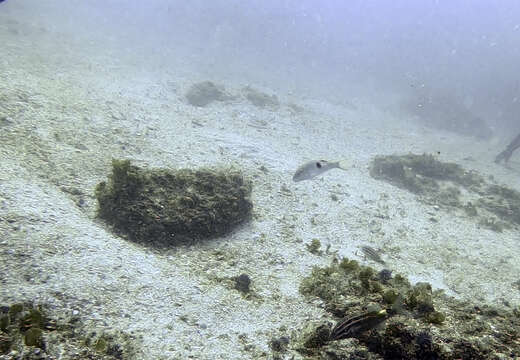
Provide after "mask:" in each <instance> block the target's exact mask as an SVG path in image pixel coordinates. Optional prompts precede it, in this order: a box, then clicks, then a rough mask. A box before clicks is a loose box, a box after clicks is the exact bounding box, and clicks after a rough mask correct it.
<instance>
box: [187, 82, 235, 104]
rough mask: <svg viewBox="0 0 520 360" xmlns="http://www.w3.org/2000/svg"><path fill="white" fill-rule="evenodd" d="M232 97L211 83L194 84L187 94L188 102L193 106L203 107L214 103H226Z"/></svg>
mask: <svg viewBox="0 0 520 360" xmlns="http://www.w3.org/2000/svg"><path fill="white" fill-rule="evenodd" d="M229 98H230V96H229V95H228V94H226V93H225V91H224V90H222V89H221V88H220V87H218V86H217V85H215V84H214V83H212V82H211V81H203V82H199V83H196V84H193V85H192V86H191V87H190V89H189V90H188V92H187V93H186V100H188V103H189V104H190V105H193V106H198V107H203V106H206V105H208V104H210V103H212V102H214V101H224V100H227V99H229Z"/></svg>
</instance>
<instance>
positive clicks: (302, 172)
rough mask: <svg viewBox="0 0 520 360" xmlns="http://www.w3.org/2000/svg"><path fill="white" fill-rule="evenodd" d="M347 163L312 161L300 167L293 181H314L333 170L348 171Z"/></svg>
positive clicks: (343, 161)
mask: <svg viewBox="0 0 520 360" xmlns="http://www.w3.org/2000/svg"><path fill="white" fill-rule="evenodd" d="M348 168H349V166H348V163H347V161H345V160H341V161H327V160H312V161H308V162H306V163H305V164H303V165H302V166H300V167H299V168H298V169H297V170H296V172H295V173H294V175H293V181H294V182H298V181H303V180H312V179H314V178H315V177H316V176H318V175H321V174H323V173H324V172H326V171H329V170H331V169H342V170H348Z"/></svg>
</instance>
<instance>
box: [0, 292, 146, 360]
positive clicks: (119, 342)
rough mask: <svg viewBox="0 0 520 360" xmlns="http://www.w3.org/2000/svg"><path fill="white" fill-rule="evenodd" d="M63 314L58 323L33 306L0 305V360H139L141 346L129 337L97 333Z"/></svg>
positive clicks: (97, 331) (116, 333) (19, 304)
mask: <svg viewBox="0 0 520 360" xmlns="http://www.w3.org/2000/svg"><path fill="white" fill-rule="evenodd" d="M69 313H70V312H65V313H64V314H63V316H60V319H59V320H56V319H53V318H51V317H49V316H48V315H47V314H46V311H45V309H44V307H43V306H41V305H38V306H35V305H34V304H33V303H30V302H27V303H15V304H11V305H0V359H27V360H28V359H39V360H51V359H56V358H60V359H91V360H114V359H139V358H141V356H140V354H139V353H140V351H139V350H138V349H137V348H138V347H139V346H138V345H140V344H138V341H136V339H135V338H133V337H132V336H130V335H127V334H124V333H120V332H115V333H113V334H108V333H105V332H104V331H99V329H96V331H95V332H94V333H90V334H88V335H86V336H85V335H84V330H85V329H84V328H85V327H86V326H85V325H84V324H82V323H81V321H79V319H78V318H77V317H75V316H73V315H72V316H71V315H69Z"/></svg>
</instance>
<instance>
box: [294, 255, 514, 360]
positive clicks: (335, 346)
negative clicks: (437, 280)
mask: <svg viewBox="0 0 520 360" xmlns="http://www.w3.org/2000/svg"><path fill="white" fill-rule="evenodd" d="M300 292H301V293H302V294H304V295H306V296H307V297H310V298H315V297H318V298H320V299H321V300H322V301H323V303H324V307H325V309H326V310H327V311H328V312H330V313H331V314H332V315H333V316H334V317H336V318H337V319H338V320H337V321H336V325H335V326H334V327H333V326H332V325H331V323H330V322H326V321H320V322H314V323H309V324H305V325H304V326H303V330H302V332H300V333H299V334H295V338H296V341H295V344H294V349H295V350H297V351H298V352H300V353H301V354H303V355H305V356H307V357H308V358H316V359H321V358H334V359H351V358H364V359H380V358H383V359H403V360H408V359H410V360H411V359H457V358H464V359H487V358H490V359H495V358H496V359H500V358H515V357H518V356H520V343H519V342H518V336H520V317H519V316H517V315H516V313H515V311H511V310H510V309H507V308H495V307H490V306H486V305H481V304H471V303H469V302H464V301H460V300H456V299H454V298H452V297H449V296H446V295H445V294H444V293H443V292H442V291H440V290H437V291H434V290H433V289H432V287H431V285H430V284H428V283H417V284H415V285H412V284H410V282H409V281H408V280H407V279H406V278H404V277H403V276H401V275H399V274H397V275H395V276H393V277H392V278H391V279H388V280H386V281H384V282H383V281H381V279H380V276H378V274H377V273H376V271H375V270H374V269H372V268H370V267H367V266H362V265H359V264H358V263H357V262H356V261H354V260H349V259H346V258H344V259H342V260H341V261H338V260H334V261H333V263H332V264H331V265H330V266H328V267H324V268H319V267H315V268H314V269H313V271H312V274H311V275H310V276H308V277H307V278H305V279H304V280H303V281H302V283H301V285H300ZM360 354H362V357H356V356H360ZM467 354H471V356H470V357H468V356H467Z"/></svg>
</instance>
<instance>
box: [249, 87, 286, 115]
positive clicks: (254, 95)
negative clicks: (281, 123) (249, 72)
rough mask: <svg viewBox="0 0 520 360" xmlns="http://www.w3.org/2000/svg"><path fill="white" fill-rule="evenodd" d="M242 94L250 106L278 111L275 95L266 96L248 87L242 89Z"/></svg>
mask: <svg viewBox="0 0 520 360" xmlns="http://www.w3.org/2000/svg"><path fill="white" fill-rule="evenodd" d="M242 93H243V94H244V96H245V97H246V99H247V100H249V102H251V104H253V105H254V106H256V107H259V108H270V109H278V108H279V107H280V101H278V97H277V96H276V95H274V94H273V95H268V94H266V93H263V92H261V91H258V90H255V89H253V88H251V87H249V86H246V87H245V88H243V89H242Z"/></svg>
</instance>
